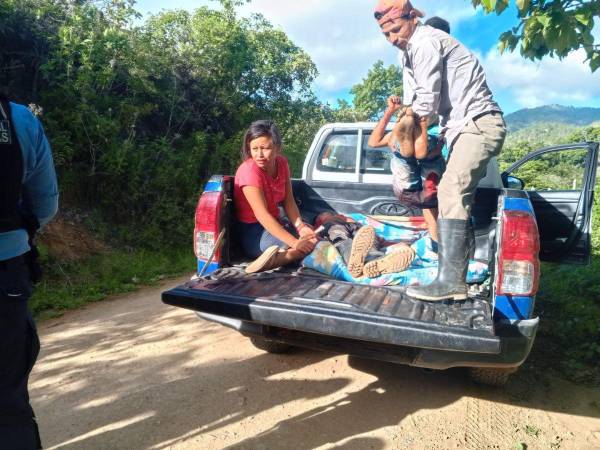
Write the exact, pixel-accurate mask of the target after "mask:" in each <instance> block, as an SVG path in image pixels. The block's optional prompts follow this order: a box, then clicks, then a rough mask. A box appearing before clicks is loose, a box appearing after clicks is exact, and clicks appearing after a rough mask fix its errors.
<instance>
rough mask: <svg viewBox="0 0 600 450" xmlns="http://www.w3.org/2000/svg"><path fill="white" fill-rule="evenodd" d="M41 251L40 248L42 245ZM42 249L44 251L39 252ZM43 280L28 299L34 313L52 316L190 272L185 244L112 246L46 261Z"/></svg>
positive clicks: (192, 261)
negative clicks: (158, 247) (89, 254)
mask: <svg viewBox="0 0 600 450" xmlns="http://www.w3.org/2000/svg"><path fill="white" fill-rule="evenodd" d="M42 252H43V249H42ZM43 253H45V252H43ZM44 258H46V261H43V262H45V263H46V264H44V266H45V267H46V268H47V269H46V272H45V274H44V279H43V281H42V282H41V283H40V284H38V285H37V287H36V290H35V292H34V294H33V297H32V299H31V302H30V307H31V310H32V312H33V314H34V315H36V316H39V317H42V318H44V317H52V316H55V315H58V314H60V312H62V311H64V310H67V309H74V308H78V307H80V306H82V305H84V304H86V303H89V302H94V301H99V300H102V299H104V298H106V297H107V296H109V295H111V294H118V293H123V292H130V291H133V290H135V289H137V288H138V287H140V286H142V285H148V284H154V283H156V282H158V281H160V280H162V279H165V278H168V277H171V276H175V275H181V274H183V273H186V272H192V270H193V267H194V264H195V259H194V255H193V254H192V253H191V251H190V249H189V248H186V249H185V250H179V251H165V250H163V251H153V250H133V249H132V250H129V251H127V250H114V251H110V252H107V253H104V254H99V255H95V256H92V257H88V258H86V259H85V260H83V261H72V262H68V263H65V262H61V261H47V258H48V256H47V255H45V256H44Z"/></svg>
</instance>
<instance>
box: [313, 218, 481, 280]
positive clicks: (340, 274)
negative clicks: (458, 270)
mask: <svg viewBox="0 0 600 450" xmlns="http://www.w3.org/2000/svg"><path fill="white" fill-rule="evenodd" d="M351 217H352V218H353V219H354V220H356V221H357V222H359V223H362V224H363V225H367V224H368V225H371V226H373V227H374V228H375V231H376V232H377V234H378V235H379V236H381V237H383V238H384V239H386V240H388V241H393V242H404V243H407V244H410V245H411V247H412V248H413V250H414V251H415V259H414V261H413V262H412V263H411V265H410V267H409V268H408V269H407V270H405V271H403V272H399V273H392V274H385V275H381V276H379V277H377V278H366V277H364V278H353V277H352V275H350V272H348V268H347V267H346V264H345V263H344V260H343V258H342V257H341V255H340V254H339V253H338V251H337V249H336V248H335V247H334V246H333V245H332V244H331V243H329V242H327V241H321V242H319V243H318V244H317V247H316V248H315V250H314V251H313V252H312V253H311V254H310V255H308V256H307V257H306V258H304V260H303V261H302V265H303V266H304V267H308V268H310V269H314V270H316V271H318V272H321V273H323V274H325V275H329V276H331V277H333V278H336V279H338V280H343V281H350V282H354V283H360V284H369V285H373V286H418V285H425V284H429V283H431V282H432V281H433V280H434V279H435V277H436V275H437V266H438V261H437V253H436V252H434V251H433V249H432V240H431V237H429V233H428V232H427V229H426V226H425V224H424V223H423V222H422V221H419V220H410V221H407V222H402V223H391V222H390V223H384V222H380V221H377V220H374V219H371V218H368V217H366V216H364V215H362V214H352V215H351ZM488 275H489V270H488V266H487V264H484V263H481V262H478V261H470V262H469V271H468V274H467V282H468V283H481V282H483V281H485V280H486V278H487V277H488Z"/></svg>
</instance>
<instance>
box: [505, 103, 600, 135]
mask: <svg viewBox="0 0 600 450" xmlns="http://www.w3.org/2000/svg"><path fill="white" fill-rule="evenodd" d="M504 120H506V124H507V125H508V130H509V131H511V132H515V131H517V130H520V129H522V128H526V127H528V126H530V125H532V124H536V123H562V124H567V125H574V126H577V127H582V126H586V125H590V124H592V123H593V122H596V121H599V120H600V108H576V107H574V106H561V105H547V106H540V107H538V108H527V109H521V110H519V111H516V112H514V113H511V114H508V115H506V116H505V117H504Z"/></svg>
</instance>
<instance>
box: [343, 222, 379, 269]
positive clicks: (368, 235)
mask: <svg viewBox="0 0 600 450" xmlns="http://www.w3.org/2000/svg"><path fill="white" fill-rule="evenodd" d="M373 244H375V229H374V228H373V227H372V226H370V225H365V226H364V227H361V228H360V229H359V230H358V231H357V232H356V233H355V234H354V237H353V238H352V251H351V252H350V257H349V258H348V271H349V272H350V275H352V276H353V277H354V278H359V277H361V276H362V273H363V267H364V264H365V258H366V256H367V255H368V254H369V251H370V250H371V248H373Z"/></svg>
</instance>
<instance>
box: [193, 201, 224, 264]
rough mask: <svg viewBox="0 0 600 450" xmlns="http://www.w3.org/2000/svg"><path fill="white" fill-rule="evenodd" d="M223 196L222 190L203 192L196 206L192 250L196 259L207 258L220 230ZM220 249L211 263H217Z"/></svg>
mask: <svg viewBox="0 0 600 450" xmlns="http://www.w3.org/2000/svg"><path fill="white" fill-rule="evenodd" d="M224 201H225V196H224V194H223V193H222V192H204V193H203V194H202V196H201V197H200V200H199V201H198V206H197V207H196V225H195V227H194V252H195V253H196V257H197V258H198V259H204V260H208V259H209V258H210V255H211V254H212V252H213V249H214V246H215V243H216V241H217V237H218V235H219V231H220V230H221V211H222V209H223V203H224ZM220 257H221V251H220V250H218V251H217V252H216V253H215V255H214V257H213V263H218V262H219V259H220Z"/></svg>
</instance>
